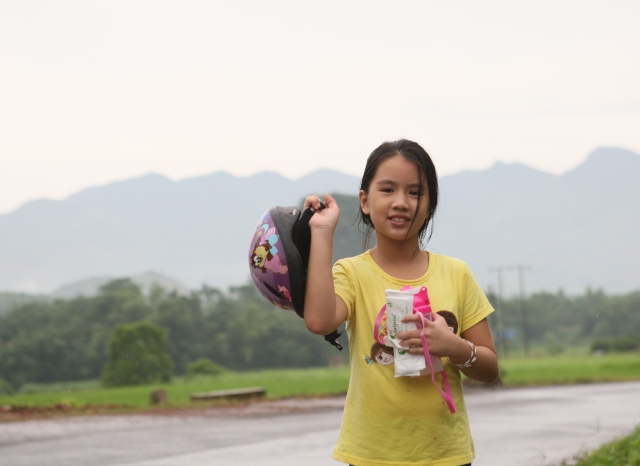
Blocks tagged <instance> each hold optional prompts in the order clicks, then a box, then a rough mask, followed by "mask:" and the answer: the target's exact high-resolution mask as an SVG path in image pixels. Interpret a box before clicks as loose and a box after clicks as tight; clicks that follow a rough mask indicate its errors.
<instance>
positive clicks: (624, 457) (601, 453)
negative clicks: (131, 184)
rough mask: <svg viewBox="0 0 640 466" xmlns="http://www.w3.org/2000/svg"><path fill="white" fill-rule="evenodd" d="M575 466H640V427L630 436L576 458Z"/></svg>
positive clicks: (573, 462) (573, 463)
mask: <svg viewBox="0 0 640 466" xmlns="http://www.w3.org/2000/svg"><path fill="white" fill-rule="evenodd" d="M564 464H565V465H566V464H572V465H574V466H613V465H616V466H640V425H639V426H638V427H636V429H635V430H634V431H633V432H632V433H631V434H629V435H628V436H626V437H624V438H622V439H619V440H616V441H613V442H611V443H608V444H606V445H603V446H602V447H600V448H598V449H597V450H596V451H594V452H591V453H589V454H587V455H583V456H581V457H579V458H576V459H575V460H574V461H572V462H571V463H567V462H565V463H564Z"/></svg>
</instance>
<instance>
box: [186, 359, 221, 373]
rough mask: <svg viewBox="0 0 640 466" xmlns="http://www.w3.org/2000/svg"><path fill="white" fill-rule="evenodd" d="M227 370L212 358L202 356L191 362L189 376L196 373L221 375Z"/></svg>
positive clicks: (188, 368)
mask: <svg viewBox="0 0 640 466" xmlns="http://www.w3.org/2000/svg"><path fill="white" fill-rule="evenodd" d="M226 371H227V370H226V369H225V368H224V367H222V366H220V365H219V364H216V363H215V362H213V361H212V360H210V359H207V358H200V359H197V360H196V361H193V362H192V363H189V365H188V367H187V377H193V376H196V375H220V374H222V373H224V372H226Z"/></svg>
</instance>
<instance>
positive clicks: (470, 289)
mask: <svg viewBox="0 0 640 466" xmlns="http://www.w3.org/2000/svg"><path fill="white" fill-rule="evenodd" d="M463 281H464V283H463V286H462V289H463V290H464V296H463V299H462V302H463V303H464V312H463V318H462V323H461V327H460V333H462V332H464V331H465V330H468V329H470V328H471V327H473V326H474V325H476V324H477V323H478V322H480V321H481V320H482V319H485V318H486V317H487V316H488V315H489V314H491V313H492V312H493V311H494V309H493V306H492V305H491V303H490V302H489V299H488V298H487V296H486V295H485V294H484V291H483V290H482V287H481V286H480V284H479V283H478V282H477V280H476V279H475V277H474V276H473V273H472V272H471V269H470V268H469V266H468V265H467V264H465V265H464V273H463Z"/></svg>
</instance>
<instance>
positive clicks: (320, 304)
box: [304, 194, 347, 335]
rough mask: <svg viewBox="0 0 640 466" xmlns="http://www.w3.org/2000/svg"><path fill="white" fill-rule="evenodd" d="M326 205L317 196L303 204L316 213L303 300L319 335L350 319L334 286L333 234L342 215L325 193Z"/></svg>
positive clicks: (308, 318) (307, 318)
mask: <svg viewBox="0 0 640 466" xmlns="http://www.w3.org/2000/svg"><path fill="white" fill-rule="evenodd" d="M324 201H325V205H326V208H324V209H322V210H321V208H322V207H321V206H322V204H321V202H320V198H319V197H318V196H315V195H314V196H309V197H307V198H306V199H305V201H304V208H305V209H306V208H307V207H311V208H312V209H315V211H316V213H315V214H314V215H313V217H311V220H310V221H309V227H310V228H311V250H310V252H309V268H308V269H307V288H306V292H305V300H304V322H305V324H306V325H307V328H308V329H309V330H310V331H311V332H312V333H315V334H317V335H327V334H329V333H331V332H333V331H334V330H336V329H337V328H338V327H339V326H340V324H342V323H343V322H344V321H345V320H346V319H347V306H346V305H345V303H344V301H342V299H340V298H339V297H338V296H337V295H336V293H335V289H334V287H333V274H332V272H331V268H332V265H333V264H332V261H333V258H332V253H333V235H334V232H335V229H336V226H337V225H338V219H339V218H340V209H339V208H338V204H337V203H336V201H335V199H333V198H332V197H331V196H329V195H328V194H325V195H324Z"/></svg>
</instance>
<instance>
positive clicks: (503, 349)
mask: <svg viewBox="0 0 640 466" xmlns="http://www.w3.org/2000/svg"><path fill="white" fill-rule="evenodd" d="M505 269H506V267H503V266H498V267H491V268H490V269H489V272H497V274H498V294H497V299H496V312H497V314H498V346H499V348H500V353H501V355H502V356H503V357H504V358H505V359H506V357H507V345H506V344H505V341H504V316H503V315H502V272H504V270H505Z"/></svg>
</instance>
